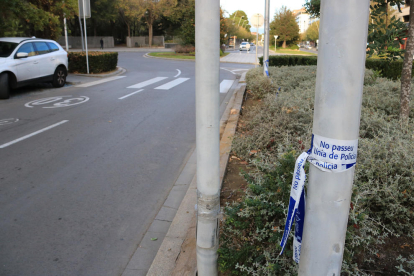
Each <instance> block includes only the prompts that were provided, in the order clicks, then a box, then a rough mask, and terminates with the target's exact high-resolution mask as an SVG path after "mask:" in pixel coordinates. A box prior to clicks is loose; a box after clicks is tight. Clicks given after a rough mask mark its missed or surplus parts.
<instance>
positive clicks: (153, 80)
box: [127, 77, 168, 88]
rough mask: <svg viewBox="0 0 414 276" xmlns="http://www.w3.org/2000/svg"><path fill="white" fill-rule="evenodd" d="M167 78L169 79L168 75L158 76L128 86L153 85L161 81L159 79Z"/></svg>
mask: <svg viewBox="0 0 414 276" xmlns="http://www.w3.org/2000/svg"><path fill="white" fill-rule="evenodd" d="M165 79H168V78H167V77H156V78H153V79H150V80H147V81H143V82H140V83H137V84H134V85H131V86H128V87H127V88H142V87H145V86H148V85H151V84H153V83H156V82H159V81H162V80H165Z"/></svg>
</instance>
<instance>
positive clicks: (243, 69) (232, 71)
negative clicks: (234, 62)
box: [232, 69, 249, 72]
mask: <svg viewBox="0 0 414 276" xmlns="http://www.w3.org/2000/svg"><path fill="white" fill-rule="evenodd" d="M248 70H249V69H235V70H233V71H232V72H237V71H248Z"/></svg>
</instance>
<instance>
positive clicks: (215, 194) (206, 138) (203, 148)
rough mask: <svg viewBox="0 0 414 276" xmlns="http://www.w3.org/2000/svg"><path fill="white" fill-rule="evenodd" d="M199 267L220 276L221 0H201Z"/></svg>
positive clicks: (198, 55)
mask: <svg viewBox="0 0 414 276" xmlns="http://www.w3.org/2000/svg"><path fill="white" fill-rule="evenodd" d="M195 21H196V22H195V27H196V45H198V46H197V48H196V143H197V268H198V275H199V276H216V275H217V274H218V267H217V256H218V255H217V249H218V232H219V231H218V214H219V212H220V177H219V172H220V168H219V163H220V118H219V104H220V93H219V92H220V85H219V71H220V48H219V45H220V0H197V1H196V9H195Z"/></svg>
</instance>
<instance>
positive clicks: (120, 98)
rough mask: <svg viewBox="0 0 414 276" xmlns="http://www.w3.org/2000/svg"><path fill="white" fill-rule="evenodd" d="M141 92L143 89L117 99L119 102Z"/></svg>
mask: <svg viewBox="0 0 414 276" xmlns="http://www.w3.org/2000/svg"><path fill="white" fill-rule="evenodd" d="M143 90H144V89H140V90H138V91H135V92H133V93H131V94H128V95H125V96H123V97H121V98H119V100H122V99H125V98H128V97H129V96H132V95H134V94H136V93H139V92H141V91H143Z"/></svg>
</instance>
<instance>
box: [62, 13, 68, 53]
mask: <svg viewBox="0 0 414 276" xmlns="http://www.w3.org/2000/svg"><path fill="white" fill-rule="evenodd" d="M63 25H64V26H65V44H66V52H69V46H68V29H67V28H66V14H65V13H64V14H63Z"/></svg>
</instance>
